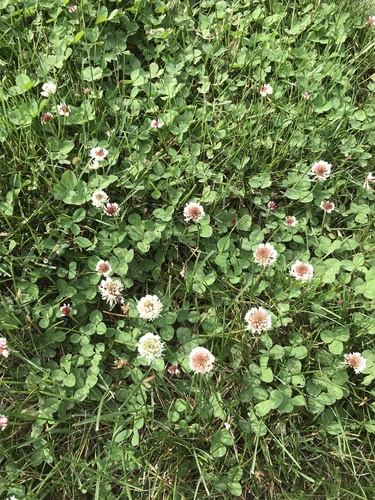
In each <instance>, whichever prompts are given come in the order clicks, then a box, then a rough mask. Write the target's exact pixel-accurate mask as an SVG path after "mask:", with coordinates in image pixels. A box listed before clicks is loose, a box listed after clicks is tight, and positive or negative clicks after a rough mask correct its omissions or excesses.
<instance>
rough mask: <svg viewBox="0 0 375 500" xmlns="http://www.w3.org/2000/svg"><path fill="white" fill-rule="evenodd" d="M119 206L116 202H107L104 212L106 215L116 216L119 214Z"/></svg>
mask: <svg viewBox="0 0 375 500" xmlns="http://www.w3.org/2000/svg"><path fill="white" fill-rule="evenodd" d="M120 210H121V207H120V206H119V204H118V203H107V204H106V206H105V207H104V213H105V214H106V215H108V217H117V216H118V215H120Z"/></svg>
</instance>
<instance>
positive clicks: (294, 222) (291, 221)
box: [284, 215, 298, 227]
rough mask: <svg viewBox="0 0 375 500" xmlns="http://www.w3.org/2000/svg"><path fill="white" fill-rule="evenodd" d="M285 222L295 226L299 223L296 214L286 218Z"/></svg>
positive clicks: (289, 225)
mask: <svg viewBox="0 0 375 500" xmlns="http://www.w3.org/2000/svg"><path fill="white" fill-rule="evenodd" d="M284 224H285V225H286V226H288V227H294V226H296V225H297V224H298V220H297V219H296V217H294V215H291V216H290V217H287V218H286V219H285V221H284Z"/></svg>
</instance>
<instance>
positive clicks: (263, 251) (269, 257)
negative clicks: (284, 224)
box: [253, 243, 277, 267]
mask: <svg viewBox="0 0 375 500" xmlns="http://www.w3.org/2000/svg"><path fill="white" fill-rule="evenodd" d="M253 257H254V261H255V262H256V263H257V264H258V265H260V266H263V267H270V266H272V264H274V263H275V262H276V259H277V250H276V248H275V247H274V246H273V245H271V243H261V244H260V245H259V247H258V248H257V249H256V250H255V252H254V253H253Z"/></svg>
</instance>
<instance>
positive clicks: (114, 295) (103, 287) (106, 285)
mask: <svg viewBox="0 0 375 500" xmlns="http://www.w3.org/2000/svg"><path fill="white" fill-rule="evenodd" d="M123 290H124V285H123V284H122V283H121V282H120V281H118V280H112V279H111V278H110V277H109V276H107V278H106V279H105V280H103V281H102V282H101V283H100V285H99V292H100V293H101V295H102V299H103V300H105V301H107V303H108V304H109V305H110V306H113V305H114V304H116V303H117V302H120V301H121V299H122V295H121V292H122V291H123Z"/></svg>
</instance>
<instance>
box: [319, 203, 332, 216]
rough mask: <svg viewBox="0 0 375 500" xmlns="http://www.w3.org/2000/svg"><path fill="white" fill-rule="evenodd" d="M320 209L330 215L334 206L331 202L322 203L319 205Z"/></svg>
mask: <svg viewBox="0 0 375 500" xmlns="http://www.w3.org/2000/svg"><path fill="white" fill-rule="evenodd" d="M320 208H321V209H323V210H324V211H325V212H327V213H328V214H330V213H331V212H332V210H334V209H335V204H334V203H333V202H332V201H328V200H327V201H322V203H321V204H320Z"/></svg>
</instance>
